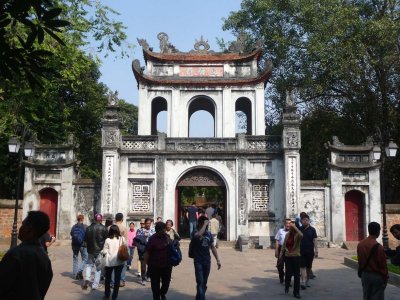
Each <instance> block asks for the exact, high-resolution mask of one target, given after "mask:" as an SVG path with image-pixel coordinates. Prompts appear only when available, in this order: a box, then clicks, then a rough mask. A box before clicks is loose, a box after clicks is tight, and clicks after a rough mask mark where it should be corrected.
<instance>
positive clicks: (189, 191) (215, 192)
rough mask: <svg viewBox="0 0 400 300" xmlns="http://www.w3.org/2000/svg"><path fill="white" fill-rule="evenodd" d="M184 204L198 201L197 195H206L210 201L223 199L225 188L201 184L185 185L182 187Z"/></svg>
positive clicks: (216, 201)
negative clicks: (201, 185)
mask: <svg viewBox="0 0 400 300" xmlns="http://www.w3.org/2000/svg"><path fill="white" fill-rule="evenodd" d="M180 192H181V201H182V205H191V204H193V203H195V202H196V197H199V196H202V195H204V197H205V198H206V199H207V201H209V202H215V203H216V204H218V203H219V201H222V200H223V198H224V193H223V190H222V189H221V188H219V187H200V186H185V187H183V188H181V190H180Z"/></svg>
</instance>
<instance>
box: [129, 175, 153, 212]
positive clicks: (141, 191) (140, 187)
mask: <svg viewBox="0 0 400 300" xmlns="http://www.w3.org/2000/svg"><path fill="white" fill-rule="evenodd" d="M132 188H133V198H132V208H131V211H132V212H134V213H143V212H151V184H150V183H149V182H133V184H132Z"/></svg>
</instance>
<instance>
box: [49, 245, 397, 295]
mask: <svg viewBox="0 0 400 300" xmlns="http://www.w3.org/2000/svg"><path fill="white" fill-rule="evenodd" d="M49 252H50V254H51V257H52V259H53V271H54V278H53V282H52V284H51V286H50V289H49V291H48V293H47V297H46V299H47V300H48V299H50V300H53V299H54V300H70V299H71V300H89V299H101V297H102V296H103V293H104V289H101V290H98V291H82V289H81V287H80V284H81V282H79V281H77V280H75V279H72V273H71V271H72V251H71V248H70V247H69V246H56V247H50V248H49ZM182 252H183V254H184V259H183V261H182V263H181V264H180V265H179V266H178V267H175V268H174V269H173V273H172V276H173V280H172V282H171V285H170V289H169V292H168V294H167V298H168V299H169V300H183V299H194V298H195V292H196V283H195V277H194V268H193V262H192V260H191V259H190V258H188V257H187V255H186V253H187V249H186V248H183V249H182ZM218 252H219V255H220V259H221V262H222V268H221V270H219V271H218V270H217V268H216V262H215V260H214V259H213V264H212V270H211V274H210V278H209V284H208V290H207V295H206V296H207V300H214V299H235V300H236V299H249V300H250V299H251V300H261V299H262V300H265V299H273V300H278V299H294V298H293V296H292V290H291V291H290V293H289V295H285V294H284V290H283V285H281V284H280V283H279V280H278V273H277V271H276V268H275V264H276V260H275V257H274V250H271V249H263V250H255V249H250V250H248V251H247V252H239V251H236V250H234V249H219V250H218ZM319 252H320V253H319V254H320V258H318V259H316V260H315V261H314V268H313V269H314V273H315V275H316V276H317V277H316V279H313V280H311V282H310V283H311V287H310V288H307V290H305V291H301V296H302V299H318V300H330V299H332V300H337V299H341V300H345V299H362V288H361V282H360V279H359V278H358V277H357V273H356V271H355V270H353V269H351V268H348V267H346V266H345V265H344V264H343V257H344V256H352V255H354V252H351V251H347V250H344V249H326V248H325V249H320V251H319ZM399 295H400V288H397V287H395V286H392V285H388V287H387V289H386V295H385V296H386V297H385V299H386V300H395V299H399ZM118 299H121V300H124V299H132V300H133V299H135V300H137V299H143V300H145V299H149V300H151V299H152V294H151V289H150V283H148V284H147V286H145V287H143V286H141V285H140V284H139V282H138V278H137V277H136V276H134V274H133V271H129V272H128V273H127V282H126V286H125V287H124V288H120V293H119V297H118Z"/></svg>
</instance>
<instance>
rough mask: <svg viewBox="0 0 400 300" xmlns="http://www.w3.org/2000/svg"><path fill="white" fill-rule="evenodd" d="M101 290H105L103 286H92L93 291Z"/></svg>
mask: <svg viewBox="0 0 400 300" xmlns="http://www.w3.org/2000/svg"><path fill="white" fill-rule="evenodd" d="M101 288H103V286H102V285H101V284H98V285H97V286H94V285H92V290H99V289H101Z"/></svg>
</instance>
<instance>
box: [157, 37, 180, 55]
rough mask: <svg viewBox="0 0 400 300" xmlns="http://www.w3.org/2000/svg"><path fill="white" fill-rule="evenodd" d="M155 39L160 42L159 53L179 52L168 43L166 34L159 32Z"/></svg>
mask: <svg viewBox="0 0 400 300" xmlns="http://www.w3.org/2000/svg"><path fill="white" fill-rule="evenodd" d="M157 38H158V39H159V41H160V52H161V53H176V52H179V50H178V49H177V48H176V47H175V46H174V45H172V44H171V43H170V42H169V41H168V34H166V33H165V32H160V33H159V34H157Z"/></svg>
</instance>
